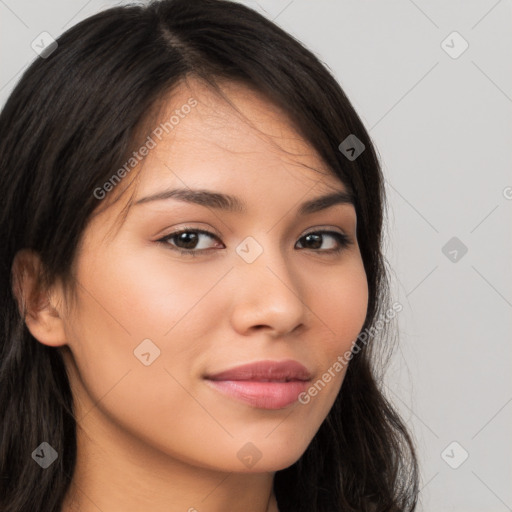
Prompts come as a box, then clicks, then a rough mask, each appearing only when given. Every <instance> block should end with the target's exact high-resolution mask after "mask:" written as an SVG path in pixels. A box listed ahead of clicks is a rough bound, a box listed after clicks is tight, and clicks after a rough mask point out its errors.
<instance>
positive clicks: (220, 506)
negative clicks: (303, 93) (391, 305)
mask: <svg viewBox="0 0 512 512" xmlns="http://www.w3.org/2000/svg"><path fill="white" fill-rule="evenodd" d="M223 88H224V91H225V92H226V93H227V94H228V96H229V98H230V99H231V101H233V102H234V103H235V104H236V105H237V106H238V108H239V109H240V110H241V111H242V112H243V114H244V115H245V116H247V118H248V119H249V120H250V121H251V122H252V123H254V127H251V126H250V125H249V123H247V121H246V120H244V119H243V118H242V117H240V116H239V115H238V114H237V113H236V111H235V110H233V109H232V108H231V107H230V106H229V105H228V104H227V103H226V102H225V101H223V100H222V99H221V98H219V97H218V96H217V95H215V94H214V93H213V92H211V91H210V90H208V89H206V88H205V87H203V86H201V85H200V84H199V83H196V82H192V83H189V84H188V85H187V86H185V85H182V86H180V88H178V89H176V90H175V91H174V93H173V94H172V96H171V97H169V99H168V103H166V104H165V109H166V110H168V112H165V111H163V113H164V118H165V119H168V118H169V117H170V114H169V112H171V113H172V111H173V110H174V109H176V108H179V107H180V106H181V105H184V104H186V103H187V100H188V98H190V97H193V98H195V99H196V100H197V101H198V105H197V106H195V107H194V108H193V109H192V110H191V112H190V113H189V114H188V115H187V116H185V117H184V118H183V119H180V122H179V124H178V125H177V126H176V127H175V129H174V130H173V131H172V132H170V133H169V135H167V136H166V137H164V138H163V139H162V141H160V142H158V145H157V146H156V148H154V149H152V150H151V151H150V152H149V155H148V156H147V157H146V158H145V160H144V164H143V167H141V166H140V165H139V166H137V168H136V169H135V170H134V171H132V173H131V177H136V178H137V181H136V182H135V181H130V180H128V181H126V182H125V183H130V187H129V188H128V189H127V190H132V191H135V192H134V196H135V201H136V200H138V199H139V198H142V197H145V196H148V195H150V194H153V193H156V192H160V191H162V190H164V189H166V188H175V187H178V186H179V187H190V188H204V189H209V190H215V191H218V192H222V193H228V194H232V195H235V196H238V197H239V198H240V199H241V200H243V201H244V202H245V203H246V204H247V212H246V213H244V214H241V213H237V212H225V211H220V210H218V211H217V210H216V209H214V208H207V207H205V206H201V205H197V204H190V203H186V202H183V201H179V200H177V199H167V200H162V201H154V202H147V203H144V204H140V205H136V206H133V207H132V208H131V209H130V210H129V213H128V216H127V218H126V220H125V221H124V223H123V224H122V225H121V226H120V228H119V229H118V230H114V231H112V230H113V229H114V228H113V226H114V223H115V222H116V220H117V219H118V218H119V215H120V213H121V209H122V208H123V207H124V206H125V204H126V202H125V201H124V200H119V201H117V202H114V203H112V204H111V205H110V206H109V207H108V208H106V209H104V210H103V211H102V212H101V213H99V214H98V215H96V216H94V217H93V218H92V220H91V222H90V223H89V224H88V226H87V228H86V230H85V232H84V234H83V239H82V244H81V246H80V251H79V253H78V255H77V259H76V261H75V264H76V267H75V269H76V274H75V280H76V295H77V302H76V305H75V307H71V305H70V303H69V302H67V301H66V294H65V290H64V288H63V287H62V285H60V284H59V283H56V284H55V285H54V286H53V287H52V288H51V289H49V290H47V291H46V292H45V293H46V294H43V295H41V296H39V295H37V294H36V295H34V282H35V281H34V275H35V273H37V268H38V260H37V256H36V255H34V254H33V253H26V252H23V253H20V254H19V257H18V258H17V260H16V264H15V268H16V269H18V268H21V267H23V268H25V275H24V277H23V279H22V280H21V283H22V284H21V291H17V293H18V294H22V295H23V296H24V297H32V296H35V297H36V298H37V297H38V298H37V299H33V300H32V299H30V300H29V307H28V314H27V315H26V317H25V320H26V323H27V326H28V328H29V329H30V331H31V333H32V334H33V335H34V337H35V338H36V339H37V340H38V341H39V342H40V343H43V344H45V345H48V346H51V347H56V348H58V350H60V351H62V355H63V357H64V360H65V364H66V368H67V371H68V375H69V379H70V384H71V388H72V392H73V396H74V399H75V403H76V418H77V436H78V464H77V469H76V473H75V474H74V477H73V483H72V486H71V488H70V491H69V493H68V495H67V497H66V502H65V504H64V507H63V509H62V510H63V511H64V512H71V511H74V510H81V511H82V512H98V511H103V512H109V511H114V510H123V511H124V512H135V511H137V512H140V511H141V510H151V511H152V512H164V511H165V512H169V511H171V510H172V511H189V512H193V511H194V510H197V511H198V512H221V511H223V512H224V511H225V510H237V511H242V510H243V511H245V512H275V511H277V506H276V502H275V498H274V496H273V492H272V482H273V477H274V474H275V472H276V471H278V470H280V469H284V468H286V467H288V466H290V465H292V464H293V463H294V462H296V461H297V460H298V459H299V458H300V456H301V455H302V454H303V453H304V451H305V450H306V448H307V446H308V445H309V443H310V442H311V440H312V438H313V437H314V435H315V433H316V432H317V430H318V428H319V427H320V425H321V423H322V422H323V420H324V419H325V417H326V416H327V414H328V412H329V410H330V408H331V406H332V404H333V403H334V400H335V398H336V395H337V394H338V392H339V390H340V387H341V385H342V382H343V378H344V375H345V371H346V367H345V368H344V369H343V371H342V372H339V374H337V376H336V378H334V379H332V380H331V381H330V382H329V383H328V384H327V385H326V386H325V388H324V389H322V391H321V392H319V393H318V394H317V396H315V397H314V398H311V400H310V402H309V403H307V404H305V405H303V404H299V403H297V402H296V403H294V404H292V405H290V406H287V407H285V408H283V409H278V410H266V409H260V408H256V407H253V406H251V405H249V404H246V403H244V402H240V401H238V400H235V399H233V398H230V397H226V396H225V395H223V394H221V393H219V392H218V391H216V390H214V389H212V388H210V387H209V386H208V385H207V384H206V382H205V381H204V379H203V376H204V375H205V373H212V372H219V371H221V370H225V369H228V368H232V367H234V366H238V365H240V364H244V363H248V362H255V361H259V360H264V359H267V360H273V361H281V360H284V359H295V360H297V361H299V362H301V363H302V364H304V365H305V366H306V367H307V368H308V369H309V370H310V371H311V372H312V374H313V379H312V381H313V382H316V381H317V380H318V379H319V378H320V377H321V376H322V374H323V373H324V372H325V371H326V370H327V369H328V368H329V367H332V365H333V363H334V362H335V361H336V359H337V357H338V356H339V355H341V354H343V353H344V352H345V351H346V350H349V349H350V348H351V347H352V344H353V342H354V340H355V339H356V338H357V335H358V333H359V332H360V330H361V328H362V325H363V323H364V319H365V316H366V311H367V303H368V287H367V280H366V274H365V271H364V267H363V262H362V259H361V254H360V251H359V246H358V244H357V240H356V221H357V219H356V212H355V209H354V207H353V206H352V205H350V204H338V205H335V206H332V207H330V208H328V209H326V210H323V211H320V212H317V213H314V214H311V215H308V216H304V217H299V216H298V215H297V213H296V210H297V209H298V206H299V204H301V203H302V202H303V201H306V200H307V199H312V198H315V197H318V196H320V195H323V194H324V193H329V192H333V190H336V191H343V190H346V189H345V187H344V186H343V184H342V183H341V182H340V181H339V180H338V179H337V178H336V177H335V176H334V175H332V174H331V173H330V172H329V170H328V168H327V167H326V166H325V164H324V163H323V161H322V160H321V159H320V157H319V156H318V155H317V153H316V152H315V151H314V150H313V148H312V147H311V146H310V145H309V144H308V143H306V142H305V141H304V140H303V139H302V138H301V137H300V136H299V135H298V134H297V132H296V131H295V130H294V128H293V127H292V125H291V123H290V121H289V120H288V118H287V116H286V115H285V114H284V112H282V111H281V110H280V109H279V108H278V107H277V106H275V105H273V104H271V103H269V102H268V100H266V99H265V98H264V97H262V96H261V95H260V94H259V93H257V92H256V91H254V90H252V89H249V88H247V87H246V86H243V85H237V84H234V83H225V84H224V86H223ZM125 179H126V180H127V179H128V178H125ZM135 183H136V185H137V187H136V188H135V189H133V188H132V187H134V186H135ZM115 193H117V191H112V192H110V194H111V196H109V197H107V198H106V199H105V201H106V200H110V199H111V198H113V197H117V196H114V195H112V194H115ZM125 196H126V194H125V195H123V196H121V198H122V197H125ZM102 206H104V204H102ZM183 227H187V228H191V229H192V228H195V229H206V230H208V231H210V232H212V233H213V234H214V235H215V236H217V237H218V240H217V239H215V238H210V237H209V236H207V235H199V239H198V244H197V247H199V248H200V249H201V248H204V249H208V250H207V251H206V252H205V253H203V254H202V255H201V254H200V253H198V255H197V256H196V257H191V256H188V255H183V254H180V253H179V252H177V251H175V250H173V249H172V247H176V245H177V244H179V243H180V242H179V240H177V237H175V238H174V239H172V241H169V240H168V241H167V242H166V243H161V242H157V240H158V239H161V238H162V237H164V236H166V235H169V234H170V233H171V232H172V231H178V230H179V229H182V228H183ZM312 228H314V229H312ZM319 229H328V230H331V231H337V232H341V233H345V234H346V235H347V236H348V237H349V238H350V239H351V240H352V243H351V244H350V245H348V246H347V247H345V248H342V250H341V252H340V253H339V254H328V253H327V252H325V251H327V250H328V249H332V248H336V247H338V242H337V241H336V239H335V238H334V237H332V236H331V235H324V236H323V238H321V239H320V242H321V243H319V246H314V244H313V245H312V244H311V242H310V243H309V245H308V242H307V241H305V240H304V238H303V237H304V236H305V234H307V233H306V232H318V230H319ZM248 236H251V237H253V238H254V239H255V240H256V241H257V242H258V243H259V245H260V246H261V247H262V249H263V253H262V254H261V255H260V256H259V257H258V258H257V259H256V260H255V261H254V262H252V263H250V264H249V263H247V262H246V261H244V259H242V258H241V257H240V256H239V255H238V253H237V252H236V250H235V249H236V247H237V246H238V245H239V244H240V242H241V241H242V240H244V239H245V238H246V237H248ZM173 243H174V245H173ZM181 246H182V247H184V248H186V247H187V246H186V245H185V246H184V245H183V244H182V245H181ZM189 247H190V245H189ZM310 247H312V248H310ZM18 265H19V267H18ZM31 269H34V270H33V272H32V270H31ZM45 296H46V297H48V300H47V301H46V302H45V301H44V300H43V299H44V297H45ZM25 300H26V299H25ZM148 338H149V339H151V340H152V342H153V343H154V344H155V345H156V346H157V347H158V348H159V350H160V356H159V357H158V358H156V359H155V360H154V362H152V363H151V364H150V365H149V366H145V365H144V364H142V363H141V361H140V360H139V359H138V358H137V357H135V356H134V350H135V349H136V347H137V346H139V344H140V343H141V342H142V340H145V339H148ZM248 442H251V443H253V444H254V445H255V446H256V447H257V449H258V450H259V451H260V452H261V459H260V460H259V461H258V462H257V463H256V464H255V465H254V466H253V467H251V468H248V467H246V466H245V465H244V464H243V463H242V462H241V460H240V459H239V458H238V457H237V453H238V451H239V450H240V449H241V448H242V447H243V446H244V445H245V444H246V443H248ZM64 455H65V454H60V456H64Z"/></svg>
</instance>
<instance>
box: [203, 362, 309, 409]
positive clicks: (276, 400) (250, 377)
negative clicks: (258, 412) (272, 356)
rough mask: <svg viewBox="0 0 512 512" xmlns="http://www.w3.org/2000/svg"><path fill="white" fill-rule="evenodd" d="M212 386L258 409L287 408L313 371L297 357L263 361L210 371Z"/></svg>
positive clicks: (306, 384) (300, 391) (302, 389)
mask: <svg viewBox="0 0 512 512" xmlns="http://www.w3.org/2000/svg"><path fill="white" fill-rule="evenodd" d="M205 378H206V382H207V383H208V385H209V386H210V387H212V388H213V389H215V390H216V391H219V392H220V393H222V394H223V395H225V396H229V397H230V398H234V399H236V400H238V401H242V402H245V403H246V404H249V405H251V406H252V407H256V408H258V409H283V408H285V407H287V406H289V405H291V404H293V403H294V402H296V401H297V399H298V396H299V395H300V394H301V393H303V392H304V391H305V390H306V388H307V387H308V385H309V384H308V381H309V380H310V379H311V374H310V372H309V371H308V369H307V368H306V367H305V366H303V365H302V364H300V363H298V362H297V361H292V360H288V361H282V362H277V363H276V362H273V361H259V362H257V363H251V364H247V365H243V366H237V367H236V368H232V369H230V370H225V371H223V372H220V373H215V374H212V375H208V376H207V377H205Z"/></svg>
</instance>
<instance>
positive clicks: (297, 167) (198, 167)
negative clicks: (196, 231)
mask: <svg viewBox="0 0 512 512" xmlns="http://www.w3.org/2000/svg"><path fill="white" fill-rule="evenodd" d="M220 86H221V94H222V96H221V94H219V93H218V92H217V91H214V90H212V89H211V88H210V87H207V86H205V85H202V84H201V83H200V82H197V81H189V82H187V83H186V84H182V85H181V86H180V87H178V88H177V89H176V90H175V91H173V93H172V94H170V95H169V96H168V97H167V98H165V100H163V101H162V102H161V103H160V105H159V109H158V113H157V115H155V116H153V120H152V124H151V125H150V127H149V129H148V133H149V136H150V137H151V138H152V139H153V141H154V147H153V148H152V149H151V150H150V151H149V153H148V155H147V157H145V159H144V162H143V164H142V165H141V167H142V170H143V172H142V173H141V176H140V179H139V183H138V188H139V190H140V191H141V193H145V192H147V191H148V190H151V189H152V187H154V183H155V182H159V183H162V180H163V181H165V182H167V183H170V182H179V181H182V183H175V184H180V185H182V186H187V185H189V186H196V187H197V186H199V185H211V186H215V184H216V183H218V182H220V183H223V184H224V185H225V184H226V181H229V182H230V183H232V184H234V183H235V182H240V183H241V184H243V183H245V184H246V185H249V183H250V182H254V180H257V181H258V182H261V181H262V180H264V181H265V182H266V183H268V184H269V186H274V187H276V186H282V187H286V186H290V182H296V181H297V180H299V181H301V182H302V183H304V184H307V183H310V184H311V185H314V184H317V185H322V184H325V185H326V186H327V187H331V188H332V187H336V189H340V188H341V189H343V188H344V187H343V185H342V183H341V182H340V180H339V179H338V178H337V177H336V176H335V175H334V174H333V173H332V171H331V170H330V169H329V168H328V166H327V165H326V164H325V162H324V161H323V160H322V158H321V157H320V156H319V155H318V153H317V151H316V150H315V149H314V148H313V147H312V146H311V144H309V143H308V142H307V141H306V140H304V139H303V138H302V137H301V135H300V134H299V133H298V132H297V130H296V129H295V128H294V126H293V123H292V122H291V120H290V119H289V117H288V115H287V114H286V112H285V111H284V110H283V109H281V108H280V107H279V106H277V105H275V104H274V103H272V102H271V101H269V100H268V99H267V98H266V97H265V96H263V95H262V94H261V93H260V92H259V91H256V90H255V89H253V88H251V87H249V86H247V85H245V84H240V83H235V82H221V83H220ZM192 105H193V106H192Z"/></svg>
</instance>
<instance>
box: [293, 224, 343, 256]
mask: <svg viewBox="0 0 512 512" xmlns="http://www.w3.org/2000/svg"><path fill="white" fill-rule="evenodd" d="M326 238H327V239H329V238H330V239H331V240H334V247H332V246H333V242H331V243H330V244H328V245H329V246H330V247H328V248H327V249H323V250H321V251H319V252H325V253H329V254H336V253H339V252H341V251H342V250H343V249H345V248H346V247H348V246H349V245H350V244H351V243H352V241H351V239H350V238H349V237H348V236H347V235H345V234H344V233H339V232H338V231H326V230H321V231H312V232H310V233H308V234H306V235H304V236H302V237H301V238H299V242H300V241H301V240H305V241H306V245H310V246H312V247H306V249H313V250H316V249H318V248H319V247H321V246H322V244H323V242H324V240H325V239H326Z"/></svg>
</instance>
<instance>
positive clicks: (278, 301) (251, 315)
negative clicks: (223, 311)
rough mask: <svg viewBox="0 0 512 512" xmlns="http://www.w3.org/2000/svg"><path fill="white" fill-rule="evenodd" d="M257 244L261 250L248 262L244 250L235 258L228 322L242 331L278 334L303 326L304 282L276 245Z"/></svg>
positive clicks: (281, 334)
mask: <svg viewBox="0 0 512 512" xmlns="http://www.w3.org/2000/svg"><path fill="white" fill-rule="evenodd" d="M260 245H261V247H262V249H263V251H262V252H261V254H260V255H259V256H258V257H257V258H256V259H255V260H254V261H252V262H250V263H249V262H248V260H246V259H244V258H243V257H242V256H243V253H240V254H242V256H240V257H239V256H236V258H235V263H234V264H235V268H234V269H233V271H232V272H231V274H232V276H231V279H232V280H233V281H231V283H232V286H233V293H232V294H231V296H232V301H231V323H232V326H233V328H234V329H235V330H236V331H237V332H239V333H240V334H242V335H247V334H250V333H251V331H260V330H266V331H268V334H269V335H271V336H273V337H275V338H277V337H281V336H285V335H286V334H289V333H291V332H292V331H295V330H296V329H297V330H298V329H299V328H300V327H301V326H304V324H305V322H306V315H307V313H308V311H309V308H308V307H307V305H306V304H305V302H304V300H305V297H304V293H305V289H304V286H305V283H304V282H303V279H302V277H301V275H300V272H299V269H298V268H292V267H291V266H290V264H287V262H286V255H284V254H282V252H281V250H280V249H279V248H270V244H269V243H266V244H263V243H261V242H260ZM233 283H234V284H233Z"/></svg>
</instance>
